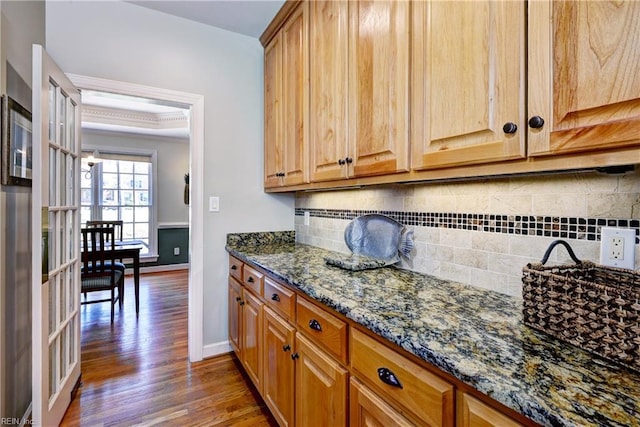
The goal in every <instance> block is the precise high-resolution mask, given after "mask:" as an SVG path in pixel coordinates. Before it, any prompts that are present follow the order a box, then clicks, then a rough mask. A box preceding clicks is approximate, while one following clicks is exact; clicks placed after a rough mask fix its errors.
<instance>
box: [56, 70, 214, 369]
mask: <svg viewBox="0 0 640 427" xmlns="http://www.w3.org/2000/svg"><path fill="white" fill-rule="evenodd" d="M67 77H69V79H70V80H71V82H72V83H73V84H74V85H75V86H76V87H77V88H78V89H80V90H82V89H85V90H96V91H104V92H111V93H117V94H121V95H131V96H138V97H143V98H151V99H157V100H161V101H169V102H178V103H181V104H188V105H190V106H191V115H190V118H189V163H190V169H191V170H190V172H189V173H190V175H189V176H190V179H189V187H190V191H191V194H190V204H189V254H190V257H189V303H188V304H189V308H188V325H189V326H188V349H189V351H188V352H189V361H190V362H198V361H200V360H202V357H203V337H204V335H203V304H202V300H203V292H204V291H203V288H204V248H203V245H204V239H203V235H204V192H203V190H204V96H203V95H199V94H193V93H187V92H179V91H175V90H170V89H161V88H156V87H151V86H144V85H139V84H134V83H126V82H119V81H116V80H108V79H101V78H97V77H88V76H82V75H77V74H67Z"/></svg>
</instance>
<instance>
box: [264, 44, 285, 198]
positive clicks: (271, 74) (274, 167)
mask: <svg viewBox="0 0 640 427" xmlns="http://www.w3.org/2000/svg"><path fill="white" fill-rule="evenodd" d="M281 85H282V37H281V35H280V34H278V35H277V36H276V37H274V38H273V39H272V40H271V42H269V44H268V45H267V46H266V47H265V49H264V112H265V114H264V186H265V187H267V188H268V187H277V186H279V185H280V183H281V180H280V177H281V173H283V172H284V170H283V164H284V154H285V153H284V140H283V138H282V110H281V109H282V86H281Z"/></svg>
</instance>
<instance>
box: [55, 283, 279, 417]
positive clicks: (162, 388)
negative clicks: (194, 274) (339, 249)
mask: <svg viewBox="0 0 640 427" xmlns="http://www.w3.org/2000/svg"><path fill="white" fill-rule="evenodd" d="M125 286H126V291H125V299H124V303H125V307H124V310H123V313H120V312H119V310H118V309H117V308H116V314H115V320H114V323H113V324H111V323H110V312H109V304H108V303H105V304H91V305H85V306H82V307H81V325H82V326H81V329H82V359H81V360H82V362H81V363H82V365H81V366H82V386H81V387H80V388H79V390H78V393H77V395H76V397H75V398H74V399H73V401H72V402H71V405H70V406H69V409H68V410H67V413H66V414H65V417H64V419H63V420H62V424H61V425H62V426H133V425H136V426H161V425H162V426H178V425H179V426H187V425H188V426H252V427H258V426H277V424H276V422H275V420H274V418H273V417H272V416H271V414H270V413H269V411H268V409H266V406H265V404H264V401H263V400H262V399H261V397H260V396H259V395H258V393H257V391H256V390H255V388H254V387H253V385H251V384H250V381H249V380H248V378H246V377H245V376H244V374H243V373H241V372H242V371H241V369H239V366H240V362H239V361H238V359H237V358H236V357H235V356H234V355H232V354H229V355H223V356H219V357H216V358H212V359H206V360H203V361H201V362H197V363H189V360H188V356H187V294H188V292H187V291H188V276H187V272H186V271H180V272H168V273H155V274H146V275H142V277H141V280H140V316H139V318H138V319H136V316H135V306H134V296H133V279H132V278H131V277H127V279H126V285H125Z"/></svg>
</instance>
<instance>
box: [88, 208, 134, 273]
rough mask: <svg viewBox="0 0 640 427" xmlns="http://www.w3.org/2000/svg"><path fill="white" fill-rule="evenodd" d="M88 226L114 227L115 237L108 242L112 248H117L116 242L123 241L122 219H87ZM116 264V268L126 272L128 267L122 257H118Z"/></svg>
mask: <svg viewBox="0 0 640 427" xmlns="http://www.w3.org/2000/svg"><path fill="white" fill-rule="evenodd" d="M86 227H87V228H113V237H112V238H111V239H110V240H109V241H108V242H107V243H108V244H109V246H110V247H111V249H115V247H116V242H121V241H122V228H123V221H121V220H111V221H106V220H105V221H102V220H93V221H87V223H86ZM114 266H115V268H117V269H119V270H121V271H122V272H123V274H124V271H125V269H126V267H125V265H124V263H123V262H122V259H118V258H116V260H115V264H114Z"/></svg>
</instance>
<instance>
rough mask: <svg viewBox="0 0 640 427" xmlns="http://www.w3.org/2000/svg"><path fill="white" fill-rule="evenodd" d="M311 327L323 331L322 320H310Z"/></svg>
mask: <svg viewBox="0 0 640 427" xmlns="http://www.w3.org/2000/svg"><path fill="white" fill-rule="evenodd" d="M309 327H310V328H311V329H313V330H314V331H318V332H322V326H320V322H318V321H317V320H316V319H311V320H309Z"/></svg>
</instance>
